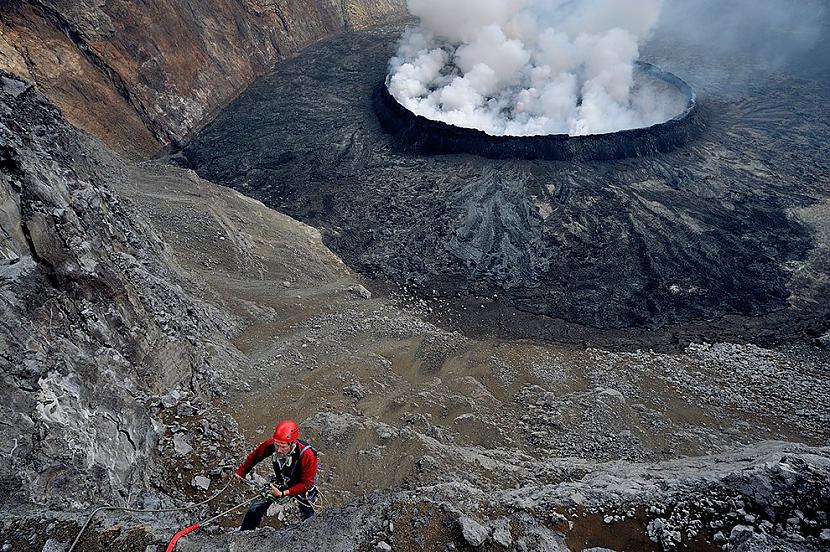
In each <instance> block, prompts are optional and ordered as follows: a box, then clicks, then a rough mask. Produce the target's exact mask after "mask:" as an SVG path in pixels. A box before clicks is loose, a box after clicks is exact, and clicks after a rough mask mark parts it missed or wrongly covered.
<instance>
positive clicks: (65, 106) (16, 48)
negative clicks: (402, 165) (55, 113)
mask: <svg viewBox="0 0 830 552" xmlns="http://www.w3.org/2000/svg"><path fill="white" fill-rule="evenodd" d="M404 12H405V2H404V0H312V1H307V0H243V1H232V0H184V1H176V0H149V1H147V2H129V1H126V0H81V1H75V0H71V1H70V0H29V1H15V0H12V1H10V2H2V3H0V69H5V70H7V71H10V72H11V73H14V74H17V75H19V76H22V77H24V78H26V79H28V80H31V81H32V82H34V83H36V84H37V86H38V88H40V89H41V90H42V91H43V92H45V93H46V94H47V95H48V96H49V98H50V99H51V100H52V101H53V102H54V103H55V104H56V105H57V106H58V107H60V108H61V110H62V111H63V112H64V113H65V114H66V116H67V118H68V119H69V120H70V122H72V123H73V124H75V125H77V126H79V127H80V128H83V129H84V130H87V131H90V132H92V133H94V134H96V135H97V136H99V137H101V138H102V139H103V140H104V141H105V142H106V143H107V144H109V145H110V146H112V147H114V148H115V149H117V150H119V151H121V152H124V153H127V154H129V155H130V156H132V157H146V156H148V155H151V154H152V153H154V152H155V151H157V150H158V149H159V148H161V147H163V146H164V145H167V144H170V143H171V142H176V141H179V140H182V139H183V138H184V137H185V136H187V135H188V133H190V132H191V131H192V130H194V129H195V128H198V126H199V125H200V124H201V123H202V122H203V121H205V120H206V119H207V118H208V117H209V116H210V114H211V112H213V111H215V110H216V109H219V108H221V107H223V106H224V105H225V104H226V103H227V102H228V101H229V100H230V99H232V98H233V97H234V96H236V94H238V93H239V91H240V90H242V89H243V88H244V87H245V86H246V85H247V84H248V83H249V82H250V81H251V80H252V79H254V78H255V77H256V76H257V75H259V74H261V73H262V72H264V71H266V70H267V69H268V68H270V67H271V65H272V64H273V62H274V61H275V60H277V59H278V58H280V57H281V56H286V55H289V54H291V53H293V52H295V51H297V50H298V49H300V48H302V47H303V46H305V45H307V44H309V43H310V42H313V41H315V40H317V39H319V38H321V37H324V36H326V35H329V34H332V33H336V32H340V31H343V30H349V29H355V28H362V27H365V26H369V25H372V24H374V23H378V22H380V21H382V20H384V19H387V18H389V17H395V16H401V15H403V14H404Z"/></svg>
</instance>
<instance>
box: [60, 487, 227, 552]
mask: <svg viewBox="0 0 830 552" xmlns="http://www.w3.org/2000/svg"><path fill="white" fill-rule="evenodd" d="M231 483H233V476H230V478H229V480H228V482H227V483H226V484H225V486H224V487H222V489H220V490H219V492H217V493H215V494H214V495H213V496H211V497H210V498H208V499H206V500H203V501H201V502H198V503H196V504H191V505H190V506H183V507H181V508H161V509H156V510H145V509H142V508H127V507H125V506H101V507H99V508H96V509H95V510H93V511H92V513H91V514H89V517H88V518H87V519H86V523H84V526H83V527H81V530H80V531H79V532H78V536H77V537H75V540H74V541H73V542H72V546H70V547H69V550H68V551H67V552H72V551H73V550H74V549H75V546H77V545H78V541H79V540H81V535H83V534H84V531H85V530H86V528H87V527H88V526H89V523H90V522H91V521H92V518H93V517H95V514H97V513H98V512H103V511H104V510H121V511H123V512H138V513H143V514H160V513H165V512H186V511H188V510H195V509H196V508H199V507H200V506H204V505H205V504H207V503H208V502H210V501H211V500H213V499H215V498H217V497H218V496H219V495H221V494H222V493H224V492H225V490H226V489H227V488H228V487H229V486H230V484H231Z"/></svg>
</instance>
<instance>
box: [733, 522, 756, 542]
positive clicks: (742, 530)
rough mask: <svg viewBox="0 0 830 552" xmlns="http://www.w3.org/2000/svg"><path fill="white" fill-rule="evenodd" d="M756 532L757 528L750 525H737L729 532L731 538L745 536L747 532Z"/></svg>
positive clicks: (736, 538)
mask: <svg viewBox="0 0 830 552" xmlns="http://www.w3.org/2000/svg"><path fill="white" fill-rule="evenodd" d="M754 532H755V530H754V529H753V528H752V527H750V526H749V525H736V526H735V527H733V528H732V531H730V532H729V540H730V541H732V540H739V539H742V538H745V537H746V535H747V534H750V535H751V534H752V533H754Z"/></svg>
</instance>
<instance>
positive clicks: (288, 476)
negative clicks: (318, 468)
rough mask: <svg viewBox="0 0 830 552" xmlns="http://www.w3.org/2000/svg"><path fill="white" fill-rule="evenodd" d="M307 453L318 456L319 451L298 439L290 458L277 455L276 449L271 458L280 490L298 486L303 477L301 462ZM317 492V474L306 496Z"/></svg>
mask: <svg viewBox="0 0 830 552" xmlns="http://www.w3.org/2000/svg"><path fill="white" fill-rule="evenodd" d="M306 451H310V452H309V453H310V454H313V455H314V456H317V451H316V450H314V448H313V447H312V446H311V445H309V444H308V443H306V442H304V441H300V440H299V439H297V442H296V444H295V445H294V450H293V451H291V454H289V455H288V456H280V455H279V454H277V450H276V446H275V448H274V454H273V456H272V457H271V463H272V464H273V465H274V473H275V474H276V480H277V481H276V485H277V487H279V488H280V490H283V491H284V490H286V489H287V488H289V487H291V486H292V485H296V484H297V483H299V482H300V476H301V475H302V474H301V472H300V462H301V460H302V457H303V454H305V453H306ZM316 490H317V474H314V486H313V487H312V488H311V489H310V490H309V491H308V493H306V495H311V494H312V492H314V491H316Z"/></svg>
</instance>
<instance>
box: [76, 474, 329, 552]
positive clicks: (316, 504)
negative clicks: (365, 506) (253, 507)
mask: <svg viewBox="0 0 830 552" xmlns="http://www.w3.org/2000/svg"><path fill="white" fill-rule="evenodd" d="M233 481H234V479H233V476H230V478H229V479H228V482H227V483H225V486H224V487H222V488H221V489H220V490H219V491H217V492H216V493H214V494H213V496H211V497H209V498H207V499H205V500H203V501H201V502H197V503H196V504H191V505H190V506H183V507H180V508H159V509H153V510H147V509H142V508H128V507H126V506H101V507H99V508H96V509H95V510H93V511H92V513H91V514H89V517H88V518H87V519H86V523H84V525H83V527H81V530H80V531H78V536H77V537H75V540H74V541H73V542H72V546H70V547H69V550H68V551H67V552H72V551H73V550H75V546H77V545H78V541H80V540H81V535H83V534H84V531H86V529H87V527H89V524H90V523H91V522H92V518H94V517H95V514H97V513H98V512H103V511H104V510H120V511H122V512H137V513H142V514H160V513H166V512H186V511H188V510H195V509H196V508H199V507H201V506H204V505H205V504H207V503H208V502H210V501H212V500H214V499H216V498H218V497H219V495H221V494H222V493H224V492H225V490H227V488H228V487H229V486H230V484H231V483H233ZM243 481H245V480H243ZM261 495H262V493H261V492H258V493H257V494H255V495H253V496H251V497H249V498H248V499H246V500H245V501H244V502H240V503H239V504H237V505H236V506H234V507H232V508H229V509H227V510H225V511H224V512H221V513H219V514H216V515H215V516H213V517H210V518H208V519H206V520H204V521H202V522H199V523H194V524H193V525H191V526H190V527H187V528H185V529H182V530H181V531H179V532H178V533H176V534H175V536H174V537H173V539H172V540H171V541H170V544H168V545H167V550H168V552H169V551H171V550H173V549H174V548H175V546H176V543H177V542H178V540H179V539H180V538H181V537H183V536H185V535H187V534H188V533H192V532H193V531H195V530H196V529H198V528H199V527H204V526H205V525H207V524H208V523H210V522H211V521H214V520H216V519H219V518H220V517H222V516H224V515H226V514H229V513H231V512H233V511H234V510H236V509H238V508H241V507H242V506H245V505H247V504H250V503H251V502H253V501H254V500H255V499H256V498H258V497H260V496H261ZM284 498H287V499H288V500H286V501H285V502H280V503H281V504H285V503H287V502H289V501H290V499H291V498H293V499H294V500H296V501H297V502H298V503H299V504H301V505H303V506H305V507H307V508H311V509H312V510H314V512H315V513H319V512H320V511H321V509H322V505H323V493H322V492H321V491H320V489H317V498H316V499H315V500H314V501H313V502H309V501H307V500H305V499H302V498H300V497H299V496H293V497H284Z"/></svg>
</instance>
